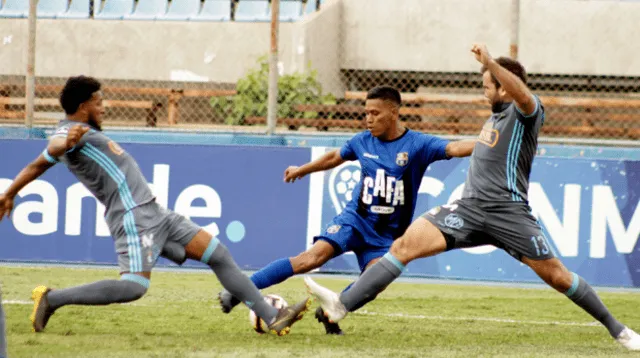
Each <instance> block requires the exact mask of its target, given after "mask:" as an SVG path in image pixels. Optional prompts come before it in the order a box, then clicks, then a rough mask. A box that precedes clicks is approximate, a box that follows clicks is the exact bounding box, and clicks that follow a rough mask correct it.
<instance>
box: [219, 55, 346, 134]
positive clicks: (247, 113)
mask: <svg viewBox="0 0 640 358" xmlns="http://www.w3.org/2000/svg"><path fill="white" fill-rule="evenodd" d="M317 75H318V74H317V72H316V71H315V70H311V69H309V71H307V72H305V73H299V72H296V73H293V74H287V75H283V76H280V77H279V78H278V118H317V117H318V113H317V112H300V111H296V110H295V106H296V105H299V104H335V103H336V99H335V97H334V96H333V95H332V94H331V93H322V85H321V84H320V82H318V79H317ZM268 77H269V61H268V59H267V57H266V56H262V57H260V58H259V59H258V64H257V66H256V67H255V68H253V69H251V70H249V71H248V73H247V74H246V75H245V76H244V77H243V78H241V79H239V80H238V82H237V83H236V91H237V94H236V95H235V96H233V97H231V98H225V97H212V98H211V101H210V103H211V106H212V107H213V109H214V110H216V111H220V112H219V113H222V115H223V116H224V117H225V118H226V119H225V122H226V123H227V124H243V123H244V119H245V118H246V117H266V116H267V97H268V96H267V90H268Z"/></svg>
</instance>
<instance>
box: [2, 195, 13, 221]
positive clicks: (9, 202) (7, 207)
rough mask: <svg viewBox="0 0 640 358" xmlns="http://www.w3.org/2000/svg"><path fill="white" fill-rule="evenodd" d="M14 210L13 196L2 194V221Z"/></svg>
mask: <svg viewBox="0 0 640 358" xmlns="http://www.w3.org/2000/svg"><path fill="white" fill-rule="evenodd" d="M12 210H13V198H12V197H10V196H7V195H6V194H0V221H2V219H3V218H4V217H5V216H6V217H7V218H8V217H9V215H11V211H12Z"/></svg>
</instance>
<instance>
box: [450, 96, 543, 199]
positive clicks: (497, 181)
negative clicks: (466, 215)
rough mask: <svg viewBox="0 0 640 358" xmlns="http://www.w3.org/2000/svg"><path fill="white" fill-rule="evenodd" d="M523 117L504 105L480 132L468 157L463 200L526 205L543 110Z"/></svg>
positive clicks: (516, 110) (509, 106)
mask: <svg viewBox="0 0 640 358" xmlns="http://www.w3.org/2000/svg"><path fill="white" fill-rule="evenodd" d="M534 98H535V101H536V109H535V111H534V112H533V113H532V114H531V115H529V116H525V115H523V114H522V113H521V112H520V110H519V109H518V108H517V107H516V106H515V104H514V103H505V104H503V105H502V108H501V111H500V112H497V113H493V114H492V115H491V118H489V120H487V122H486V123H485V124H484V127H483V128H482V132H481V133H480V137H479V138H478V142H477V144H476V146H475V148H474V150H473V155H472V156H471V163H470V165H469V173H468V174H467V180H466V182H465V185H464V192H463V194H462V197H463V198H472V199H479V200H484V201H492V202H505V201H511V202H514V201H520V202H528V197H527V191H528V190H529V175H530V174H531V166H532V164H533V158H534V157H535V155H536V150H537V147H538V133H539V132H540V128H541V127H542V124H543V123H544V107H543V106H542V105H541V103H540V100H539V99H538V98H537V97H535V96H534Z"/></svg>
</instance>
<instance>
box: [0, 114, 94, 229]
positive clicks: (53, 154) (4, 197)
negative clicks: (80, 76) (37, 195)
mask: <svg viewBox="0 0 640 358" xmlns="http://www.w3.org/2000/svg"><path fill="white" fill-rule="evenodd" d="M88 131H89V128H86V127H82V126H79V125H77V126H74V127H72V128H71V129H70V130H69V132H68V133H67V137H66V138H65V137H54V138H52V139H51V141H49V145H48V146H47V149H46V150H45V151H43V152H42V153H41V154H40V155H39V156H38V157H37V158H36V159H35V160H34V161H32V162H31V163H29V165H27V166H26V167H24V169H22V170H21V171H20V173H18V175H17V176H16V177H15V179H14V180H13V182H12V183H11V185H10V186H9V188H7V190H6V191H5V192H4V194H0V221H1V220H2V218H4V217H5V216H7V217H9V215H10V214H11V211H12V210H13V199H14V198H15V197H16V195H18V192H20V190H22V188H24V187H25V186H27V184H29V183H31V182H32V181H34V180H36V179H37V178H38V177H39V176H41V175H42V174H44V172H46V171H47V170H48V169H49V168H51V167H52V166H54V165H55V163H56V162H57V160H56V159H55V158H57V157H59V156H61V155H63V154H64V153H65V152H67V151H68V150H70V149H72V148H73V147H74V146H75V145H76V144H78V141H80V138H82V136H83V135H84V134H85V133H87V132H88Z"/></svg>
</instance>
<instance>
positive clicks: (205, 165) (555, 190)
mask: <svg viewBox="0 0 640 358" xmlns="http://www.w3.org/2000/svg"><path fill="white" fill-rule="evenodd" d="M47 133H48V129H45V130H32V131H27V132H25V131H24V130H23V131H22V132H21V131H20V130H19V129H11V130H10V131H9V130H7V129H6V128H2V129H0V138H4V139H3V140H0V153H3V154H4V153H11V156H7V155H2V164H3V165H2V166H0V191H3V190H4V188H5V187H6V186H7V185H9V183H10V179H11V178H13V177H14V176H15V175H16V173H17V172H18V171H19V170H20V169H21V168H22V167H23V166H24V165H25V164H26V163H27V162H28V161H30V160H31V159H33V158H34V157H35V156H37V155H38V154H39V153H40V152H41V150H42V148H43V146H44V145H45V141H44V140H42V139H38V138H43V137H45V136H46V135H47ZM107 134H109V135H110V136H111V137H112V138H114V139H116V140H118V141H120V142H121V143H122V146H123V148H124V149H125V150H127V151H129V152H130V153H131V154H132V155H133V156H134V157H135V158H137V159H138V161H139V164H140V167H141V169H142V171H143V173H144V175H145V176H146V177H147V179H148V180H149V182H150V183H151V184H153V186H154V191H155V192H156V195H158V200H159V202H161V204H163V205H165V206H167V207H169V208H171V209H176V211H178V212H180V213H181V214H183V215H187V216H190V217H192V218H193V220H194V221H196V222H197V223H198V224H200V225H202V226H203V227H206V229H207V230H209V231H211V232H212V233H214V234H218V237H219V238H220V239H221V240H222V242H224V243H225V244H227V245H228V246H229V248H230V250H231V252H232V253H233V255H234V257H236V259H237V260H238V263H239V264H240V265H241V266H242V267H243V268H247V269H257V268H260V267H262V266H264V265H265V264H266V263H268V262H270V261H271V260H273V259H276V258H279V257H287V256H292V255H295V254H297V253H298V252H300V251H302V250H304V249H305V247H307V246H308V245H309V243H310V239H311V238H312V237H313V236H314V235H317V234H319V233H320V232H321V230H322V228H323V226H324V225H326V224H327V223H328V222H329V220H330V219H331V218H332V217H333V216H334V215H336V214H337V213H338V212H340V210H341V205H342V204H341V201H343V200H340V199H341V198H340V195H345V193H341V192H339V191H338V190H336V188H337V185H338V184H339V180H345V178H346V180H348V179H349V178H348V177H347V176H346V175H338V173H340V171H353V170H354V169H355V168H356V167H357V163H348V164H346V165H345V166H343V167H340V168H336V169H335V170H334V171H330V172H327V173H317V174H314V175H312V176H311V177H310V178H304V179H303V180H302V181H299V182H296V183H295V184H292V185H290V184H289V185H288V184H284V183H283V182H282V175H283V171H284V169H285V168H286V167H287V166H288V165H296V164H302V163H304V162H307V161H309V160H311V159H312V158H314V157H317V156H318V155H321V154H322V153H324V152H326V150H328V149H329V148H333V147H337V146H340V145H342V143H343V142H344V140H346V138H348V136H335V137H334V136H326V137H325V136H322V137H320V136H319V137H312V136H309V137H311V138H307V136H273V137H267V136H259V135H240V134H234V133H228V134H222V135H212V134H197V133H171V134H166V133H164V132H160V131H149V132H133V131H108V132H107ZM25 135H28V137H25ZM11 137H13V138H32V139H29V140H24V139H6V138H11ZM159 142H162V143H164V144H157V143H159ZM151 143H153V144H151ZM176 144H181V145H176ZM185 144H190V145H185ZM248 144H251V145H248ZM639 160H640V149H630V148H627V149H619V148H596V147H567V146H551V145H541V146H540V148H539V155H538V157H537V158H536V160H535V162H534V168H533V173H532V178H531V181H532V184H531V190H530V198H531V206H532V208H533V210H534V213H535V214H536V215H537V216H538V217H539V219H540V222H541V224H542V226H543V229H544V231H545V234H546V236H547V237H548V239H549V241H550V243H551V246H552V247H553V248H554V249H555V251H556V252H557V254H558V256H559V257H560V258H561V259H562V260H563V261H564V262H565V263H566V264H567V266H568V267H569V268H570V269H571V270H574V271H575V272H577V273H578V274H580V275H582V276H583V277H585V278H586V279H587V280H589V281H591V282H593V283H594V284H598V285H616V286H640V273H639V272H640V264H638V262H639V260H638V256H639V255H640V250H638V245H637V241H638V236H639V235H640V210H639V207H638V203H639V200H640V180H639V179H640V161H639ZM467 165H468V161H467V160H466V159H465V160H450V161H446V162H439V163H436V164H434V165H432V166H431V167H430V168H429V170H428V171H427V173H426V174H425V178H423V183H422V188H421V194H420V196H419V198H418V201H417V209H416V215H419V214H421V213H422V212H424V211H426V210H428V209H429V208H431V207H434V206H437V205H442V204H444V203H446V202H449V201H451V200H453V199H454V198H456V197H457V196H458V195H459V193H460V191H461V185H462V184H463V182H464V176H465V173H466V168H467ZM22 194H23V195H24V196H23V197H19V198H17V200H16V208H15V212H14V216H13V220H12V221H3V222H2V223H0V237H1V238H2V239H1V240H0V260H16V261H57V262H83V263H107V264H113V263H115V254H114V252H113V242H112V240H111V239H110V238H109V233H108V230H107V228H106V226H105V225H104V222H103V221H104V220H103V219H102V218H101V217H100V211H99V209H100V208H99V206H98V207H97V206H96V205H95V201H94V199H92V198H90V197H89V196H87V192H85V191H83V189H82V187H81V186H80V184H78V183H77V181H76V180H75V178H73V177H72V176H71V175H70V174H69V173H68V172H67V171H66V169H65V168H64V167H63V166H62V165H58V166H57V167H55V168H53V169H52V170H51V171H50V172H48V173H47V174H45V175H44V176H43V177H42V178H40V179H39V181H38V182H36V183H35V184H33V185H32V186H31V187H29V189H26V190H25V191H24V192H22ZM77 218H80V219H79V220H78V221H77V222H76V220H75V219H77ZM161 264H162V265H166V264H168V263H167V262H166V261H163V262H161ZM190 265H196V266H197V265H199V264H197V263H195V264H194V263H190ZM323 270H325V271H341V272H344V271H347V272H356V271H357V265H356V264H355V260H354V257H353V256H351V255H346V256H344V257H342V258H338V259H335V260H332V261H331V262H329V263H328V264H327V265H325V267H324V268H323ZM407 274H410V275H427V276H437V277H448V278H468V279H492V280H514V281H537V280H538V279H537V278H536V277H535V276H534V275H533V273H532V272H531V271H530V270H529V269H528V268H526V267H523V266H522V265H521V264H520V263H519V262H516V261H515V260H513V259H512V258H511V257H510V256H508V255H506V254H504V253H503V252H501V251H500V250H495V248H492V247H484V248H479V249H474V250H466V251H462V250H460V251H456V252H451V253H446V254H443V255H441V256H438V257H437V258H431V259H424V260H419V261H416V262H415V263H412V264H410V265H409V267H408V271H407Z"/></svg>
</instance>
